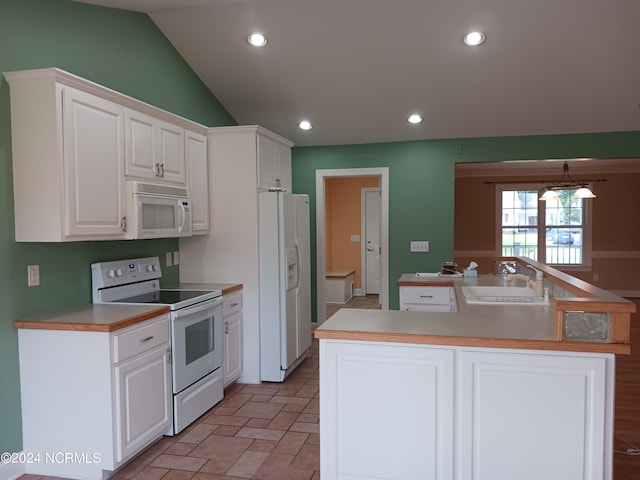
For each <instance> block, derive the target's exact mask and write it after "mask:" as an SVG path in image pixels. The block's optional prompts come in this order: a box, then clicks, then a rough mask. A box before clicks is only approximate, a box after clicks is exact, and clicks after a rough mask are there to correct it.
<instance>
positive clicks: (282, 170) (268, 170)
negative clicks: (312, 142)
mask: <svg viewBox="0 0 640 480" xmlns="http://www.w3.org/2000/svg"><path fill="white" fill-rule="evenodd" d="M258 188H259V189H260V190H269V189H271V188H285V189H287V191H289V192H290V191H291V145H290V144H283V143H282V142H280V141H277V140H276V139H274V138H272V137H268V136H265V135H264V134H263V135H261V134H258Z"/></svg>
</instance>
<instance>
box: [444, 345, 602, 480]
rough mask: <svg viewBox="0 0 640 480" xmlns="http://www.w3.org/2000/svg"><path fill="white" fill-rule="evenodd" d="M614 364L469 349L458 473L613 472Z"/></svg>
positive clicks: (502, 476) (570, 478) (503, 478)
mask: <svg viewBox="0 0 640 480" xmlns="http://www.w3.org/2000/svg"><path fill="white" fill-rule="evenodd" d="M612 364H613V357H611V359H610V360H609V356H607V355H596V354H592V355H580V354H568V353H558V352H546V353H525V352H524V351H518V352H514V353H509V351H506V352H505V353H503V352H498V351H486V352H483V351H462V352H461V353H460V361H459V368H458V388H459V390H458V391H459V394H460V395H459V399H458V405H459V412H458V417H457V418H458V419H459V422H458V431H457V432H456V434H457V438H458V442H457V445H458V447H459V450H458V456H457V461H456V467H457V468H456V469H457V471H458V474H459V478H461V479H474V480H513V479H514V478H517V479H519V480H527V479H530V480H538V479H542V478H544V479H558V480H586V479H589V480H601V479H606V478H611V444H610V440H611V436H612V431H611V430H612V425H611V420H612V418H611V417H612V411H611V409H612V405H613V402H612V398H607V392H608V391H612V388H613V387H612V385H611V384H610V383H612V382H613V370H611V371H608V368H610V367H612V366H613V365H612ZM607 382H609V384H608V383H607Z"/></svg>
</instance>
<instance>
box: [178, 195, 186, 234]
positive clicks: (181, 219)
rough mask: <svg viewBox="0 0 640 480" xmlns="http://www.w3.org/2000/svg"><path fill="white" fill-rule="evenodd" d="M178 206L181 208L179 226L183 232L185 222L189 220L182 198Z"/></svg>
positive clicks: (179, 231)
mask: <svg viewBox="0 0 640 480" xmlns="http://www.w3.org/2000/svg"><path fill="white" fill-rule="evenodd" d="M178 207H179V208H180V217H181V218H180V227H178V233H179V234H180V233H182V232H183V231H184V224H185V223H186V221H187V213H186V211H185V209H184V205H183V204H182V202H181V201H180V200H178Z"/></svg>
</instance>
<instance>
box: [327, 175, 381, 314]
mask: <svg viewBox="0 0 640 480" xmlns="http://www.w3.org/2000/svg"><path fill="white" fill-rule="evenodd" d="M342 177H380V202H381V203H380V248H381V250H382V252H381V260H380V263H381V265H380V308H381V309H383V310H387V309H388V308H389V167H376V168H340V169H327V170H316V303H317V309H316V312H317V313H316V314H317V317H316V321H317V324H318V325H321V324H322V323H324V321H325V317H326V299H327V296H326V291H325V290H326V289H325V279H326V274H327V271H326V264H327V240H326V229H325V225H326V215H325V208H324V207H325V179H327V178H342Z"/></svg>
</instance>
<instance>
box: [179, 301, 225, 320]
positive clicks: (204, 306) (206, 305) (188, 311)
mask: <svg viewBox="0 0 640 480" xmlns="http://www.w3.org/2000/svg"><path fill="white" fill-rule="evenodd" d="M223 301H224V299H223V298H222V297H217V298H214V299H213V300H207V301H205V302H202V303H200V304H197V305H195V306H193V307H189V308H184V309H182V310H176V311H175V312H173V316H174V318H175V319H178V318H180V317H184V316H187V315H193V314H194V313H200V312H203V311H205V310H209V309H211V308H213V307H216V306H218V305H220V304H222V302H223Z"/></svg>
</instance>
